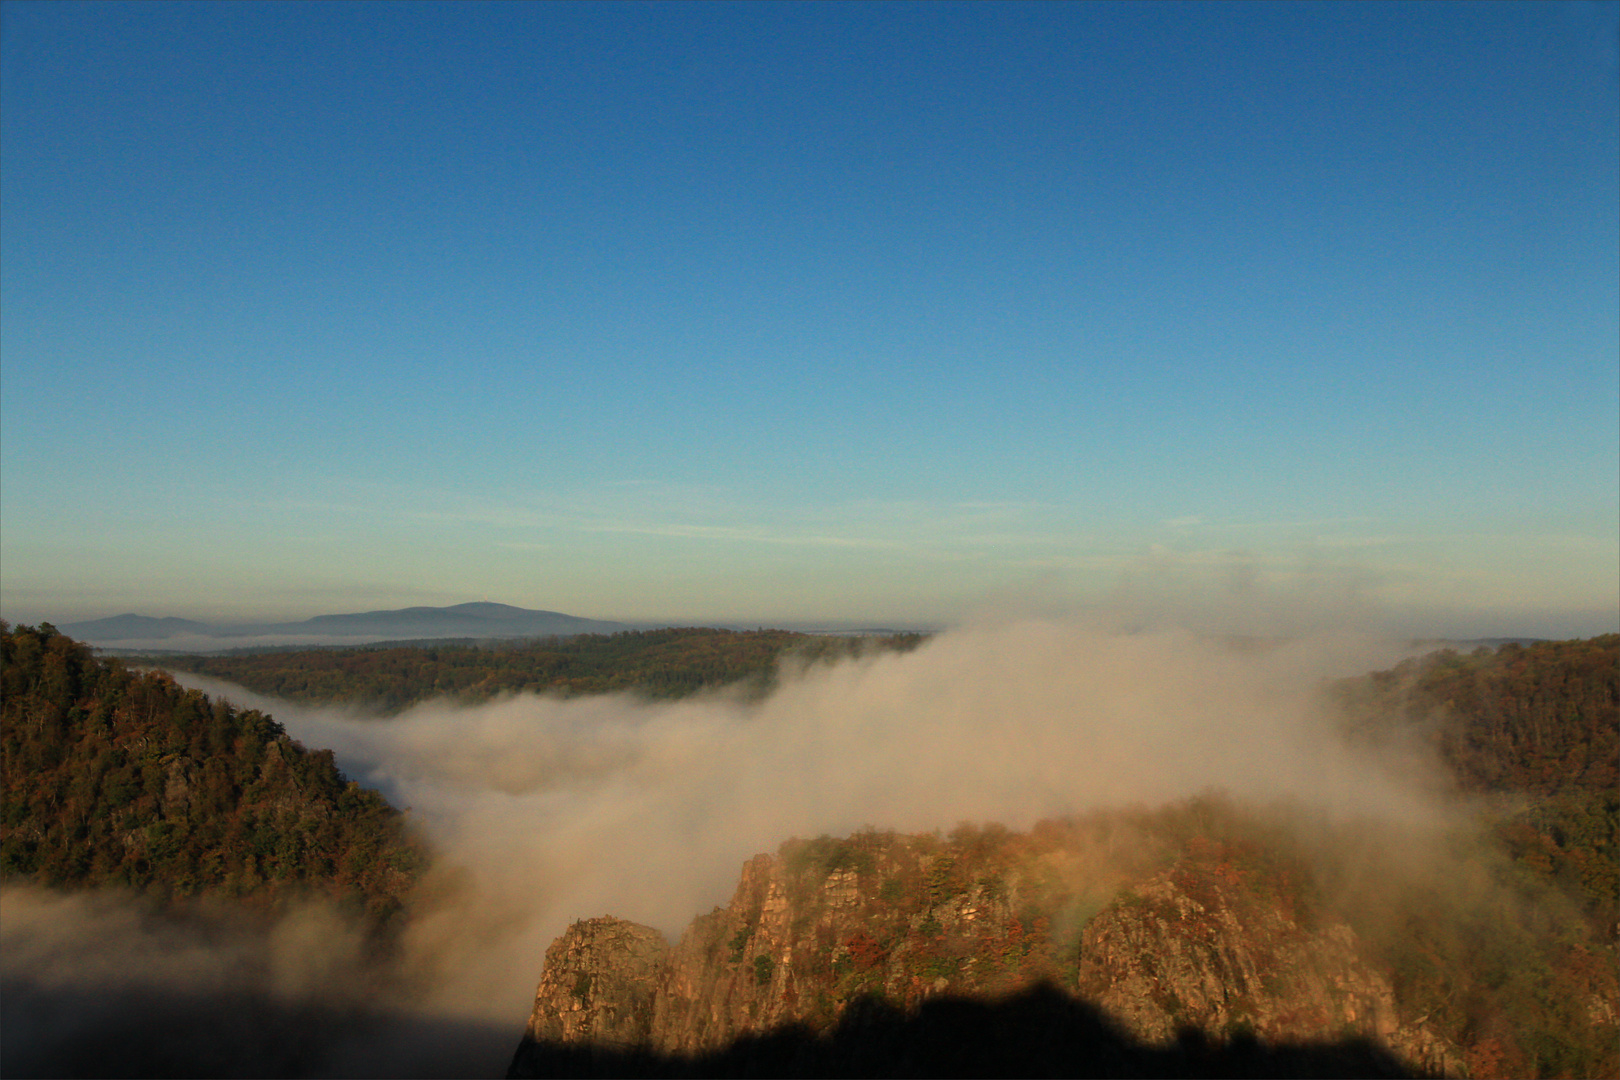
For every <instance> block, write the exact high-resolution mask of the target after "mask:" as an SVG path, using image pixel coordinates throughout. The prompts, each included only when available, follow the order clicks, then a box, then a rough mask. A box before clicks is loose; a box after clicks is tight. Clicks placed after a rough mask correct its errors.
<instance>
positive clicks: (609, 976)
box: [526, 917, 669, 1047]
mask: <svg viewBox="0 0 1620 1080" xmlns="http://www.w3.org/2000/svg"><path fill="white" fill-rule="evenodd" d="M668 955H669V943H668V942H667V941H665V940H664V935H663V934H660V933H659V932H658V931H656V930H654V929H652V928H651V927H647V926H640V925H637V924H636V923H632V922H626V921H624V920H623V919H615V918H611V917H607V918H600V919H587V920H585V921H583V922H577V923H575V924H574V925H573V926H571V927H569V928H568V932H567V933H565V934H563V936H562V937H560V938H558V939H557V940H556V941H555V942H554V943H553V944H552V946H551V947H550V948H549V949H547V950H546V964H545V970H544V973H543V974H542V975H541V977H540V985H539V987H538V988H537V989H536V990H535V994H534V1012H533V1014H532V1015H531V1016H530V1018H529V1027H528V1030H527V1032H526V1035H527V1038H528V1039H529V1040H531V1041H534V1042H541V1043H569V1044H581V1045H602V1046H609V1047H635V1046H640V1045H642V1044H643V1043H645V1042H646V1041H647V1037H648V1035H649V1033H650V1032H651V1030H652V1016H653V1008H654V1002H655V999H656V996H657V990H658V982H659V980H660V978H661V977H662V975H663V969H664V964H665V961H666V959H667V958H668Z"/></svg>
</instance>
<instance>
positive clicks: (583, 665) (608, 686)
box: [146, 627, 922, 715]
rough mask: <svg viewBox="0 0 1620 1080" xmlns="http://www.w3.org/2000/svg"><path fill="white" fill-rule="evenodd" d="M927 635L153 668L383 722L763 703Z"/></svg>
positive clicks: (385, 651) (571, 646) (741, 636)
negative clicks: (365, 712) (509, 697)
mask: <svg viewBox="0 0 1620 1080" xmlns="http://www.w3.org/2000/svg"><path fill="white" fill-rule="evenodd" d="M921 640H922V635H920V634H896V635H892V636H890V637H882V638H853V637H836V636H824V635H815V634H800V633H795V632H793V631H790V630H714V629H700V628H693V627H687V628H679V629H665V630H627V631H624V632H621V633H616V634H578V635H575V636H573V637H566V638H548V639H544V640H540V641H525V642H502V643H498V644H497V643H485V644H473V643H470V642H468V643H459V644H433V645H419V644H413V645H378V646H355V647H347V648H329V649H300V650H276V651H269V652H259V653H251V654H239V655H223V656H179V657H176V656H163V657H152V658H148V660H147V661H146V662H148V663H150V664H151V665H153V666H156V667H164V668H168V669H170V670H174V671H189V672H194V673H196V674H199V675H209V676H212V677H214V678H218V679H226V680H228V681H230V682H234V683H237V684H238V685H240V686H245V687H247V688H248V689H249V690H252V691H254V692H256V693H260V694H267V695H271V696H274V697H280V698H285V699H287V700H288V701H296V702H299V703H300V704H323V705H324V704H346V705H355V706H360V707H363V708H366V709H370V710H374V711H377V712H379V713H382V714H384V715H390V714H393V713H398V712H400V711H401V710H403V709H406V708H408V707H410V706H411V705H414V704H416V703H418V702H421V701H425V700H427V699H429V698H437V697H446V698H451V699H453V700H455V701H457V702H460V703H462V704H473V703H476V702H480V701H488V700H489V699H491V698H493V697H496V696H498V695H501V694H510V693H552V694H560V695H564V696H574V695H579V694H604V693H612V692H615V691H630V692H634V693H637V694H640V695H642V696H644V697H649V698H666V699H667V698H678V697H685V696H687V695H689V694H694V693H697V692H699V691H702V690H712V689H716V688H719V687H722V686H728V685H732V684H737V683H742V684H744V685H746V686H747V687H749V688H750V689H752V690H754V691H756V692H761V691H764V690H766V689H768V688H769V687H770V685H771V684H772V683H773V681H774V679H775V678H776V674H777V671H778V669H779V667H780V665H781V664H782V663H783V662H784V661H786V660H788V658H790V657H792V658H794V659H797V660H798V661H800V662H802V663H813V662H817V661H824V660H833V659H838V658H841V657H848V656H853V655H857V654H860V653H862V652H863V651H865V650H869V649H870V650H880V649H882V650H905V649H909V648H914V647H915V646H916V645H917V644H918V643H919V642H920V641H921Z"/></svg>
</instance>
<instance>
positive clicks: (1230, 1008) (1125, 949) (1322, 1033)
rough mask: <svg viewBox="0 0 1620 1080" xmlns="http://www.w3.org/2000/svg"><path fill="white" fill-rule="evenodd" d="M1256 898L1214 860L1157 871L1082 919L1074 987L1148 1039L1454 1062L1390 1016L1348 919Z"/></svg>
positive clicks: (1443, 1069) (1427, 1064) (1391, 1006)
mask: <svg viewBox="0 0 1620 1080" xmlns="http://www.w3.org/2000/svg"><path fill="white" fill-rule="evenodd" d="M1268 901H1270V898H1267V897H1263V896H1257V895H1255V894H1254V893H1253V892H1252V891H1249V890H1247V889H1246V888H1245V887H1244V883H1243V881H1242V878H1241V877H1240V876H1239V875H1237V874H1235V873H1228V874H1226V875H1223V874H1222V873H1221V872H1220V871H1219V870H1218V869H1217V868H1214V867H1209V866H1201V865H1198V864H1190V865H1188V864H1184V865H1181V866H1178V867H1176V868H1174V869H1172V870H1168V871H1165V872H1163V873H1160V874H1157V875H1155V876H1153V877H1152V878H1150V879H1148V880H1146V881H1144V882H1141V883H1140V884H1137V885H1135V886H1134V887H1132V888H1129V889H1127V890H1125V891H1124V892H1122V893H1121V895H1120V896H1119V897H1118V898H1116V899H1115V900H1114V901H1113V902H1112V903H1111V904H1109V905H1108V907H1107V908H1106V909H1104V910H1103V911H1102V912H1100V913H1099V914H1098V915H1097V916H1096V918H1094V919H1092V920H1091V921H1090V923H1088V924H1087V926H1086V929H1085V932H1084V935H1083V938H1082V941H1081V948H1080V961H1079V968H1078V972H1077V979H1076V989H1077V991H1078V993H1079V994H1080V996H1081V997H1083V998H1085V999H1087V1000H1089V1001H1091V1002H1093V1003H1094V1004H1096V1005H1099V1006H1101V1007H1102V1008H1103V1010H1104V1011H1105V1012H1107V1013H1108V1014H1109V1015H1111V1016H1112V1017H1113V1018H1114V1019H1115V1020H1116V1022H1118V1023H1119V1024H1121V1025H1122V1026H1123V1027H1124V1029H1125V1030H1126V1031H1127V1032H1128V1033H1130V1034H1131V1035H1132V1036H1134V1037H1136V1038H1138V1039H1141V1040H1143V1041H1145V1042H1148V1043H1153V1044H1164V1043H1167V1042H1170V1041H1171V1040H1173V1039H1175V1038H1177V1037H1178V1035H1180V1034H1182V1033H1184V1032H1186V1031H1188V1030H1192V1031H1197V1032H1199V1033H1201V1034H1203V1035H1205V1036H1210V1035H1213V1036H1217V1037H1228V1038H1230V1037H1242V1038H1254V1039H1259V1040H1261V1041H1263V1042H1266V1043H1301V1042H1309V1041H1313V1040H1321V1039H1324V1038H1328V1037H1343V1036H1355V1037H1359V1038H1363V1039H1367V1040H1370V1041H1373V1042H1377V1043H1379V1044H1381V1045H1384V1046H1387V1047H1389V1048H1390V1049H1392V1050H1394V1051H1396V1052H1397V1053H1398V1054H1399V1055H1400V1056H1401V1057H1402V1058H1403V1059H1404V1060H1406V1061H1408V1062H1410V1063H1412V1064H1414V1065H1417V1066H1419V1067H1421V1068H1423V1069H1424V1070H1425V1071H1430V1072H1439V1073H1451V1074H1456V1073H1457V1072H1458V1071H1459V1070H1460V1069H1461V1067H1462V1066H1461V1060H1460V1057H1459V1055H1458V1054H1457V1052H1456V1050H1455V1048H1453V1047H1450V1046H1449V1045H1448V1044H1446V1043H1445V1042H1444V1041H1443V1040H1441V1039H1439V1038H1437V1037H1436V1036H1435V1035H1434V1034H1433V1033H1432V1032H1430V1031H1428V1030H1427V1029H1426V1028H1424V1027H1423V1025H1422V1024H1414V1023H1403V1022H1402V1020H1401V1018H1400V1015H1399V1011H1398V1009H1397V1006H1396V1000H1395V990H1394V987H1393V986H1392V985H1391V983H1390V980H1389V978H1388V977H1387V976H1386V975H1384V974H1382V973H1381V972H1379V971H1378V970H1376V969H1375V968H1374V967H1372V966H1371V965H1369V964H1368V963H1367V962H1366V960H1365V959H1363V957H1362V955H1361V952H1360V950H1359V949H1358V944H1359V943H1358V941H1357V939H1356V934H1355V932H1354V931H1353V930H1352V929H1351V928H1350V927H1349V926H1348V925H1346V924H1345V923H1343V922H1340V921H1337V920H1330V921H1326V922H1325V923H1324V924H1322V925H1317V926H1313V927H1310V928H1307V927H1305V926H1302V925H1301V924H1300V923H1299V922H1297V921H1295V919H1294V918H1292V917H1290V914H1289V913H1288V912H1287V910H1286V909H1285V907H1284V906H1283V905H1280V904H1278V903H1276V902H1274V901H1270V902H1268Z"/></svg>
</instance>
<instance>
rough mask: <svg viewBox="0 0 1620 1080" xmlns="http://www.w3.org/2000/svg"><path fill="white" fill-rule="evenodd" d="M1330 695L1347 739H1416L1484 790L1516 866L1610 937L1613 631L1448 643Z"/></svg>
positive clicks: (1616, 773)
mask: <svg viewBox="0 0 1620 1080" xmlns="http://www.w3.org/2000/svg"><path fill="white" fill-rule="evenodd" d="M1335 693H1336V695H1337V696H1338V698H1339V700H1340V701H1341V703H1342V704H1343V705H1344V706H1345V708H1346V710H1347V715H1348V717H1349V718H1350V721H1349V722H1350V725H1351V729H1352V731H1353V732H1355V733H1356V734H1357V735H1358V736H1360V737H1362V738H1366V739H1371V740H1388V739H1392V738H1403V739H1411V738H1416V739H1418V740H1421V741H1423V742H1426V743H1427V744H1428V745H1429V746H1430V747H1431V748H1432V749H1433V750H1434V752H1435V753H1436V754H1437V756H1438V757H1439V759H1440V760H1441V761H1442V762H1443V763H1444V764H1445V765H1446V766H1447V767H1448V770H1449V772H1450V774H1451V775H1452V777H1453V778H1454V779H1455V782H1456V785H1457V787H1458V788H1459V789H1460V790H1461V791H1463V792H1467V793H1471V794H1476V795H1484V796H1491V797H1493V801H1494V802H1495V803H1496V805H1498V806H1499V807H1501V808H1502V813H1501V815H1500V816H1499V817H1498V819H1497V820H1496V822H1495V829H1496V831H1497V834H1498V836H1499V837H1500V839H1501V840H1502V842H1503V843H1504V844H1505V845H1506V847H1507V849H1508V851H1509V852H1510V853H1511V854H1512V855H1513V857H1514V859H1515V861H1516V865H1517V866H1518V867H1519V868H1520V869H1521V870H1522V871H1525V872H1529V873H1532V874H1534V875H1536V876H1537V877H1539V878H1542V879H1546V880H1549V881H1551V882H1554V883H1556V884H1557V885H1559V886H1560V887H1561V888H1562V889H1563V890H1564V891H1565V892H1566V893H1567V894H1568V895H1570V896H1572V897H1574V898H1575V899H1576V900H1577V901H1578V903H1579V904H1580V906H1581V908H1582V909H1583V911H1584V912H1585V913H1586V915H1587V917H1588V918H1589V919H1590V920H1591V921H1592V922H1593V923H1594V925H1595V926H1596V927H1597V928H1598V929H1599V930H1600V931H1601V932H1602V933H1603V934H1604V936H1606V937H1607V938H1608V939H1609V940H1611V941H1613V940H1615V938H1616V937H1617V936H1620V634H1606V635H1604V636H1602V637H1595V638H1589V639H1586V640H1578V641H1553V642H1541V643H1538V644H1535V645H1530V646H1520V645H1516V644H1508V645H1503V646H1502V647H1501V648H1499V649H1496V650H1494V651H1492V650H1490V649H1484V648H1482V649H1476V650H1475V651H1474V652H1472V653H1469V654H1467V655H1462V654H1459V653H1457V652H1455V651H1452V650H1449V649H1448V650H1444V651H1441V652H1437V653H1431V654H1430V655H1428V656H1424V657H1421V658H1418V659H1415V660H1408V661H1406V662H1405V663H1402V664H1400V665H1398V666H1397V667H1395V668H1394V669H1392V670H1390V671H1383V672H1375V673H1373V674H1371V675H1366V676H1363V677H1361V678H1358V679H1350V680H1346V681H1344V682H1342V683H1340V684H1338V686H1336V687H1335Z"/></svg>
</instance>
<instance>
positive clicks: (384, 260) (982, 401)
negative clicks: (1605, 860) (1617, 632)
mask: <svg viewBox="0 0 1620 1080" xmlns="http://www.w3.org/2000/svg"><path fill="white" fill-rule="evenodd" d="M1617 14H1620V6H1617V5H1615V4H1590V3H1586V4H1583V3H1567V4H1566V3H1532V4H1509V3H1490V4H1480V5H1474V4H1464V3H1446V4H1434V5H1408V4H1377V3H1355V4H1348V5H1332V4H1283V5H1264V4H1240V5H1222V4H1179V5H1177V4H1171V5H1161V4H1153V3H1129V4H1118V5H1116V4H1078V5H1057V4H1037V5H1019V4H1010V3H998V4H985V5H956V4H945V5H925V4H890V5H863V4H847V3H846V4H830V5H814V4H812V5H799V4H717V5H704V4H668V5H640V4H629V5H618V4H585V5H569V4H561V3H548V4H472V3H465V4H452V5H436V4H407V5H388V4H380V3H366V4H357V5H348V4H331V5H317V4H306V3H294V4H273V3H266V4H224V3H219V4H158V3H143V4H132V5H125V4H96V5H80V4H70V3H50V4H32V3H24V4H16V3H6V4H5V5H4V9H3V32H4V42H3V45H4V51H3V60H4V69H3V75H4V84H3V94H0V103H3V125H4V129H3V140H0V170H3V172H0V184H3V188H0V410H3V411H0V546H3V550H0V600H3V603H4V607H5V616H6V617H7V618H10V619H14V620H23V621H33V620H36V619H40V618H47V619H51V620H53V621H57V622H65V621H71V620H73V619H77V618H92V617H97V616H102V615H110V614H115V613H118V612H123V611H138V612H142V613H146V614H154V615H188V616H194V617H202V618H218V617H237V616H240V617H247V616H277V617H303V616H307V615H313V614H318V613H322V612H329V611H345V610H364V609H370V608H379V607H396V606H404V605H407V604H447V603H457V602H460V601H464V600H471V599H492V600H499V601H503V602H507V603H513V604H519V605H522V606H525V607H538V608H548V609H554V610H561V611H567V612H570V613H573V614H580V615H587V616H594V617H601V618H625V619H675V620H680V621H687V620H690V621H749V622H754V621H758V622H765V623H788V622H798V623H803V622H812V621H818V620H821V621H833V620H850V621H853V622H870V621H886V622H890V623H939V622H949V621H951V620H954V619H958V618H961V617H963V616H965V615H968V614H970V613H972V612H974V611H979V610H983V609H984V608H985V607H986V606H987V605H988V606H994V605H997V604H1007V603H1012V604H1016V603H1018V602H1020V600H1019V598H1023V599H1026V600H1027V599H1030V598H1035V599H1037V600H1039V601H1041V602H1051V601H1052V599H1053V598H1054V597H1062V598H1064V599H1065V602H1073V603H1077V604H1080V605H1082V606H1084V605H1086V604H1104V603H1116V602H1120V601H1121V599H1122V598H1127V599H1129V600H1131V602H1140V601H1143V599H1144V598H1146V600H1147V601H1149V602H1152V603H1162V604H1168V605H1172V606H1174V605H1187V606H1190V607H1194V608H1197V607H1203V608H1206V609H1211V610H1213V609H1214V608H1223V609H1227V610H1230V609H1241V608H1244V607H1251V606H1252V607H1256V608H1260V609H1268V610H1273V611H1281V610H1289V611H1295V612H1298V611H1315V612H1318V613H1320V614H1321V617H1322V618H1328V617H1329V613H1332V617H1339V616H1341V615H1342V616H1345V617H1353V618H1358V619H1372V620H1374V621H1381V622H1382V623H1385V624H1388V625H1391V626H1397V627H1399V628H1403V629H1410V630H1412V631H1413V632H1425V633H1426V632H1445V633H1470V634H1482V635H1483V634H1498V633H1500V634H1519V633H1525V634H1538V635H1543V636H1570V635H1577V634H1590V633H1598V632H1603V631H1605V630H1611V629H1615V628H1616V625H1617V623H1620V613H1617V612H1620V355H1617V349H1620V345H1617V342H1620V137H1617V132H1620V47H1617V30H1616V26H1617Z"/></svg>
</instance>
